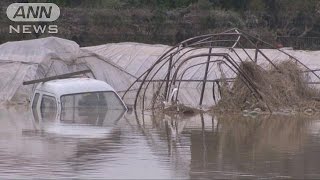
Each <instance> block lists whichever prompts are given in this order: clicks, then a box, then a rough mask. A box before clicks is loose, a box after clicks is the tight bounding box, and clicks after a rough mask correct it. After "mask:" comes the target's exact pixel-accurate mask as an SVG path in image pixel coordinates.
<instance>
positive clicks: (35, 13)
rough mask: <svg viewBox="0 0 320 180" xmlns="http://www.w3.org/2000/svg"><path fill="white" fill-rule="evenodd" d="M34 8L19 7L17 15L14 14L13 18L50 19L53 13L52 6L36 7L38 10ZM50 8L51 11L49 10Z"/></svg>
mask: <svg viewBox="0 0 320 180" xmlns="http://www.w3.org/2000/svg"><path fill="white" fill-rule="evenodd" d="M33 8H34V7H33V6H29V7H27V9H25V6H19V7H18V9H17V11H16V13H15V14H14V16H13V18H14V19H15V18H17V17H19V16H20V17H21V18H24V19H25V18H27V19H29V18H39V19H42V18H43V17H46V18H50V16H51V12H52V6H49V7H47V6H36V9H33ZM47 8H49V9H47Z"/></svg>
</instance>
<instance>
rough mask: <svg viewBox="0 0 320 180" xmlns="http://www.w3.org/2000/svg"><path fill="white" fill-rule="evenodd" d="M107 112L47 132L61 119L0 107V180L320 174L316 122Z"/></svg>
mask: <svg viewBox="0 0 320 180" xmlns="http://www.w3.org/2000/svg"><path fill="white" fill-rule="evenodd" d="M90 113H92V111H91V112H90ZM108 113H111V114H112V112H111V111H110V112H107V114H105V115H103V116H105V119H104V122H103V123H96V122H97V121H93V120H89V121H80V122H78V121H75V122H73V123H70V122H68V123H65V124H66V125H65V124H64V126H63V127H64V128H65V129H62V130H61V131H60V132H57V131H56V132H55V133H53V132H50V131H49V132H48V127H60V126H61V124H63V123H60V124H59V123H57V122H59V121H58V120H59V119H56V118H55V119H54V120H53V119H52V121H53V122H54V123H51V124H50V123H49V124H50V125H48V123H46V121H44V120H43V119H39V121H36V120H34V117H33V115H32V113H29V111H28V110H27V109H0V114H1V121H0V123H1V124H0V125H1V126H0V127H1V131H0V135H1V136H0V177H2V178H22V177H28V178H40V177H41V178H61V177H67V178H112V179H114V178H131V179H132V178H137V179H141V178H147V179H150V178H161V179H172V178H192V179H195V178H210V179H213V178H216V179H219V178H290V177H291V178H298V179H301V178H320V170H319V169H320V161H319V160H320V159H319V156H318V154H319V152H320V138H319V137H320V125H319V124H320V121H319V120H317V119H313V118H307V117H286V116H270V117H269V116H261V117H256V118H250V117H243V116H240V115H239V116H214V115H209V114H197V115H194V116H184V115H165V114H157V115H156V116H155V114H152V113H146V114H145V115H144V116H142V115H141V114H139V113H137V116H135V114H131V115H129V114H125V115H124V117H122V115H121V116H119V113H118V114H117V113H115V115H114V116H112V115H111V114H108ZM28 117H29V118H28ZM94 117H95V116H94ZM112 117H120V118H114V119H113V118H112ZM40 118H41V116H40ZM95 118H97V117H95ZM110 118H111V119H110ZM97 119H99V118H97ZM97 119H95V120H97ZM99 121H100V120H99ZM106 121H108V122H112V123H108V122H106ZM49 122H50V121H49ZM77 127H86V129H81V128H80V129H78V131H77V133H73V135H72V136H71V135H70V133H69V134H68V133H65V132H68V131H69V132H70V131H71V132H72V131H75V130H76V129H77ZM39 128H47V129H41V130H39ZM108 128H110V130H109V131H103V133H101V135H98V136H97V135H95V136H90V134H95V133H97V132H98V131H99V130H101V129H104V130H106V129H108ZM98 134H99V133H98Z"/></svg>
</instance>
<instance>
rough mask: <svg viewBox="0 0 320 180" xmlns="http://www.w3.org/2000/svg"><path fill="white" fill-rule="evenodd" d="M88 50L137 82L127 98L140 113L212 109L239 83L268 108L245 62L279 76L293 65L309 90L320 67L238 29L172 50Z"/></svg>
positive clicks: (121, 46)
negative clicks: (224, 92)
mask: <svg viewBox="0 0 320 180" xmlns="http://www.w3.org/2000/svg"><path fill="white" fill-rule="evenodd" d="M86 49H90V50H91V51H93V52H96V53H97V54H100V55H102V56H104V57H107V58H108V59H110V60H112V61H114V62H115V63H117V64H119V65H120V66H121V67H123V68H124V69H126V71H130V72H131V73H133V74H134V75H135V76H137V79H136V80H135V82H134V83H132V84H131V86H130V87H129V88H128V90H127V91H126V92H125V93H124V95H123V98H124V99H125V100H127V101H128V100H129V99H130V100H132V99H133V100H134V102H133V104H134V106H135V107H137V108H139V107H140V108H142V109H156V108H158V107H160V108H161V107H163V106H165V105H168V104H177V103H178V104H184V105H187V106H192V107H200V108H204V109H206V108H210V107H212V106H213V105H216V104H217V103H218V102H219V100H220V99H221V91H222V88H223V87H222V86H228V87H232V85H233V83H234V81H235V79H236V78H239V79H240V80H241V82H242V83H243V84H244V85H245V86H246V87H247V89H248V90H249V91H250V92H251V94H252V95H253V96H254V97H255V98H256V99H257V101H261V102H265V99H266V98H268V97H265V96H264V95H263V94H261V89H259V87H257V85H256V84H255V82H254V81H253V79H252V77H251V76H250V74H249V73H248V72H245V71H243V69H241V68H240V66H241V64H242V63H244V62H251V63H253V64H256V65H258V66H259V67H261V68H262V69H264V70H268V69H272V68H273V69H276V70H277V71H281V70H280V69H279V68H278V67H277V66H278V64H280V63H282V62H284V61H289V62H292V63H294V64H295V65H296V66H297V67H298V68H299V73H302V74H306V75H307V76H308V78H309V79H308V82H307V83H308V85H310V87H311V86H312V87H313V86H316V85H317V84H318V83H319V82H320V81H319V77H320V74H319V72H318V69H317V68H318V67H319V66H320V62H318V61H317V60H316V59H317V56H318V55H319V54H320V53H319V52H306V51H294V50H292V49H285V48H282V49H278V48H276V47H275V46H273V45H271V44H269V43H267V42H265V41H263V40H261V39H259V38H258V37H257V36H253V35H250V34H248V33H246V32H244V31H241V30H239V29H231V30H228V31H225V32H222V33H218V34H208V35H202V36H198V37H193V38H190V39H187V40H185V41H183V42H181V43H178V44H177V45H175V46H173V47H169V46H162V45H144V44H136V43H118V44H106V45H101V46H96V47H89V48H86ZM143 70H144V71H143ZM300 71H301V72H300ZM132 92H134V93H132ZM265 105H266V106H268V104H265Z"/></svg>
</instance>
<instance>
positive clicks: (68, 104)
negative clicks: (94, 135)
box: [60, 91, 125, 125]
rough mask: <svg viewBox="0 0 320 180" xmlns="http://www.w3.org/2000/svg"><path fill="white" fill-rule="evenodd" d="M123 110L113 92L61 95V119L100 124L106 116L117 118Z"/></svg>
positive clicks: (68, 121)
mask: <svg viewBox="0 0 320 180" xmlns="http://www.w3.org/2000/svg"><path fill="white" fill-rule="evenodd" d="M124 111H125V106H124V105H123V103H122V101H121V100H120V98H119V97H118V96H117V95H116V94H115V93H114V92H111V91H109V92H89V93H80V94H69V95H64V96H61V119H60V120H61V121H62V122H64V123H80V124H92V125H93V124H94V125H102V124H104V123H105V122H104V120H105V118H106V117H108V119H118V118H119V117H118V116H121V115H122V114H123V112H124Z"/></svg>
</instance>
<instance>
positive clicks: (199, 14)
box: [0, 0, 320, 45]
mask: <svg viewBox="0 0 320 180" xmlns="http://www.w3.org/2000/svg"><path fill="white" fill-rule="evenodd" d="M26 1H27V2H53V3H56V4H57V5H58V6H59V7H60V8H61V14H62V15H61V17H60V18H59V19H58V20H57V21H56V23H57V24H58V25H59V34H58V36H60V37H64V38H68V39H73V40H75V41H77V42H78V43H80V44H81V45H96V44H103V43H107V42H120V41H138V42H145V43H164V44H174V43H176V42H178V41H181V40H183V39H186V38H188V37H191V36H195V35H199V34H206V33H214V32H220V31H223V30H226V29H228V28H233V27H238V28H241V29H244V30H246V31H249V32H251V33H254V34H258V35H260V36H261V37H262V38H267V39H268V41H271V42H272V43H277V38H278V37H280V36H281V37H283V36H284V37H287V36H288V37H299V38H305V37H319V35H320V27H319V25H318V24H320V1H318V0H308V1H303V0H25V1H24V2H26ZM20 2H21V1H20ZM11 3H12V1H8V0H5V1H1V2H0V5H1V7H3V8H2V9H1V11H2V12H3V13H2V14H5V10H6V9H5V8H6V7H7V6H8V5H9V4H11ZM0 22H1V24H2V27H1V29H2V31H1V33H2V34H3V33H5V31H4V30H3V28H7V26H3V24H8V23H9V22H8V20H7V19H6V18H3V17H1V18H0ZM43 36H46V34H44V35H41V36H40V37H43ZM34 37H35V35H33V36H32V35H30V36H26V35H23V36H22V35H9V36H6V37H4V36H2V37H1V39H0V42H5V41H8V40H17V39H19V40H20V39H28V38H34Z"/></svg>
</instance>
